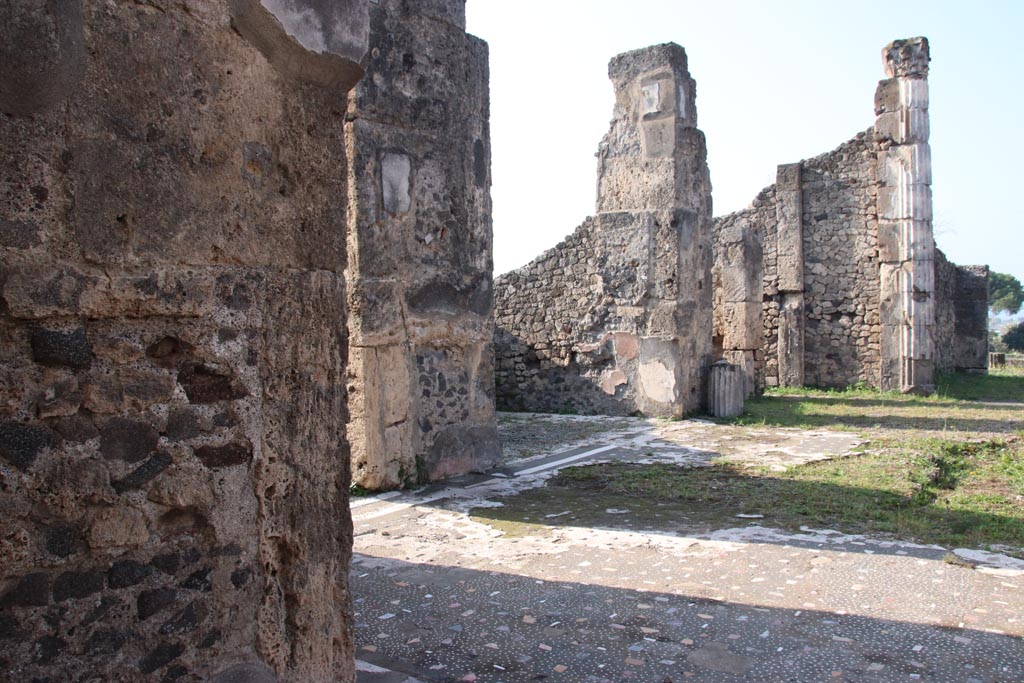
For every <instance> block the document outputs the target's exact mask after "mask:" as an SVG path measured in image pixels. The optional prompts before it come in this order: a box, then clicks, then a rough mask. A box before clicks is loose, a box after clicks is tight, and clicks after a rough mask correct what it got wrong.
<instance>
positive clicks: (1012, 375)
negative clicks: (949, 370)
mask: <svg viewBox="0 0 1024 683" xmlns="http://www.w3.org/2000/svg"><path fill="white" fill-rule="evenodd" d="M935 388H936V394H937V395H938V396H941V397H943V398H951V399H960V400H968V401H1024V368H1016V367H1014V368H1009V367H1008V368H999V369H996V368H993V369H992V370H990V371H989V373H988V374H987V375H970V374H965V373H954V374H948V375H939V377H938V380H937V381H936V387H935Z"/></svg>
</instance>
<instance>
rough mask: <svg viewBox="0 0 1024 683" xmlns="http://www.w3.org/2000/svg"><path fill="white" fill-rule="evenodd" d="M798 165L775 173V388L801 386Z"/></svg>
mask: <svg viewBox="0 0 1024 683" xmlns="http://www.w3.org/2000/svg"><path fill="white" fill-rule="evenodd" d="M800 171H801V165H800V163H795V164H783V165H781V166H779V168H778V173H777V174H776V182H775V195H776V205H775V211H776V220H777V221H778V223H777V225H778V227H777V230H778V232H777V244H778V251H777V253H778V277H779V386H783V387H799V386H803V384H804V230H803V200H802V198H801V186H800Z"/></svg>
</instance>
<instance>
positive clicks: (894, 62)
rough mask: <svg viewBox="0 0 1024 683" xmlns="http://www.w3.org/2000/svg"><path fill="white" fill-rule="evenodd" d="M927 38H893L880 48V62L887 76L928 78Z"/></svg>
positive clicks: (928, 56) (929, 57) (929, 58)
mask: <svg viewBox="0 0 1024 683" xmlns="http://www.w3.org/2000/svg"><path fill="white" fill-rule="evenodd" d="M930 61H931V56H930V55H929V52H928V39H927V38H924V37H918V38H904V39H901V40H894V41H892V42H891V43H889V44H888V45H886V46H885V47H884V48H882V62H883V63H884V64H885V74H886V75H887V76H888V77H889V78H901V77H903V78H928V62H930Z"/></svg>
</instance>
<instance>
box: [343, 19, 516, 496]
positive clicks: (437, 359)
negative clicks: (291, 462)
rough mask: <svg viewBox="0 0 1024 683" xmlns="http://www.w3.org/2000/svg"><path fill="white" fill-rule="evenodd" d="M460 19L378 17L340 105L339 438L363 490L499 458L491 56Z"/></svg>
mask: <svg viewBox="0 0 1024 683" xmlns="http://www.w3.org/2000/svg"><path fill="white" fill-rule="evenodd" d="M464 4H465V2H464V0H445V1H444V2H434V3H404V2H398V1H397V0H395V1H393V2H384V3H381V5H380V6H378V7H374V8H373V9H372V10H371V14H370V16H371V38H370V42H371V52H370V58H369V63H368V67H367V75H366V78H365V79H364V80H363V81H362V82H361V83H360V84H359V86H357V87H356V89H355V90H353V92H352V94H351V99H350V101H351V107H350V110H349V113H348V123H347V124H346V126H345V136H346V142H347V144H348V147H349V150H350V152H349V154H350V159H349V164H350V166H349V178H350V183H349V196H350V197H351V201H352V205H351V209H350V212H349V229H348V242H349V249H350V255H351V258H350V264H349V270H348V278H349V283H350V287H349V302H350V318H349V330H350V344H351V345H350V349H351V355H350V363H349V371H350V374H351V381H350V388H351V410H352V421H351V424H350V430H349V436H350V440H351V442H352V450H353V459H352V462H353V476H354V480H355V482H356V483H358V484H360V485H362V486H364V487H366V488H371V489H381V488H394V487H398V486H402V485H404V484H408V483H415V482H417V481H420V482H423V481H428V480H434V479H440V478H443V477H446V476H451V475H454V474H461V473H464V472H467V471H469V470H471V469H474V468H482V469H486V468H487V467H488V466H490V465H491V464H493V463H494V462H495V461H496V460H497V458H498V456H499V453H500V451H499V447H498V441H497V431H496V428H495V421H494V419H495V418H494V365H493V350H492V347H491V338H492V330H493V318H492V310H493V296H492V284H491V283H492V280H491V271H492V269H493V267H492V257H491V248H492V247H491V245H492V236H491V203H490V184H491V177H490V133H489V128H488V116H489V93H488V66H487V44H486V43H484V42H483V41H481V40H479V39H478V38H475V37H473V36H470V35H467V34H466V32H465V8H464Z"/></svg>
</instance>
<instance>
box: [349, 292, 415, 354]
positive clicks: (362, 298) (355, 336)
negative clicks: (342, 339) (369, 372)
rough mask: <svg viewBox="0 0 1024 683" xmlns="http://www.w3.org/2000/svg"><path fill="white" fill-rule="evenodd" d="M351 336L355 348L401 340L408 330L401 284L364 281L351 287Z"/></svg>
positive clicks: (388, 343) (383, 344) (382, 344)
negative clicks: (405, 321) (403, 309)
mask: <svg viewBox="0 0 1024 683" xmlns="http://www.w3.org/2000/svg"><path fill="white" fill-rule="evenodd" d="M348 294H349V299H348V303H349V333H350V335H351V343H352V344H354V345H356V346H386V345H391V344H395V343H397V342H400V341H402V340H403V339H404V338H405V336H406V334H407V331H406V329H405V323H404V316H403V311H402V308H403V306H402V296H401V284H400V283H399V282H397V281H396V280H393V279H378V278H361V279H359V280H356V281H355V282H353V283H352V284H351V286H350V287H349V289H348Z"/></svg>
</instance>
